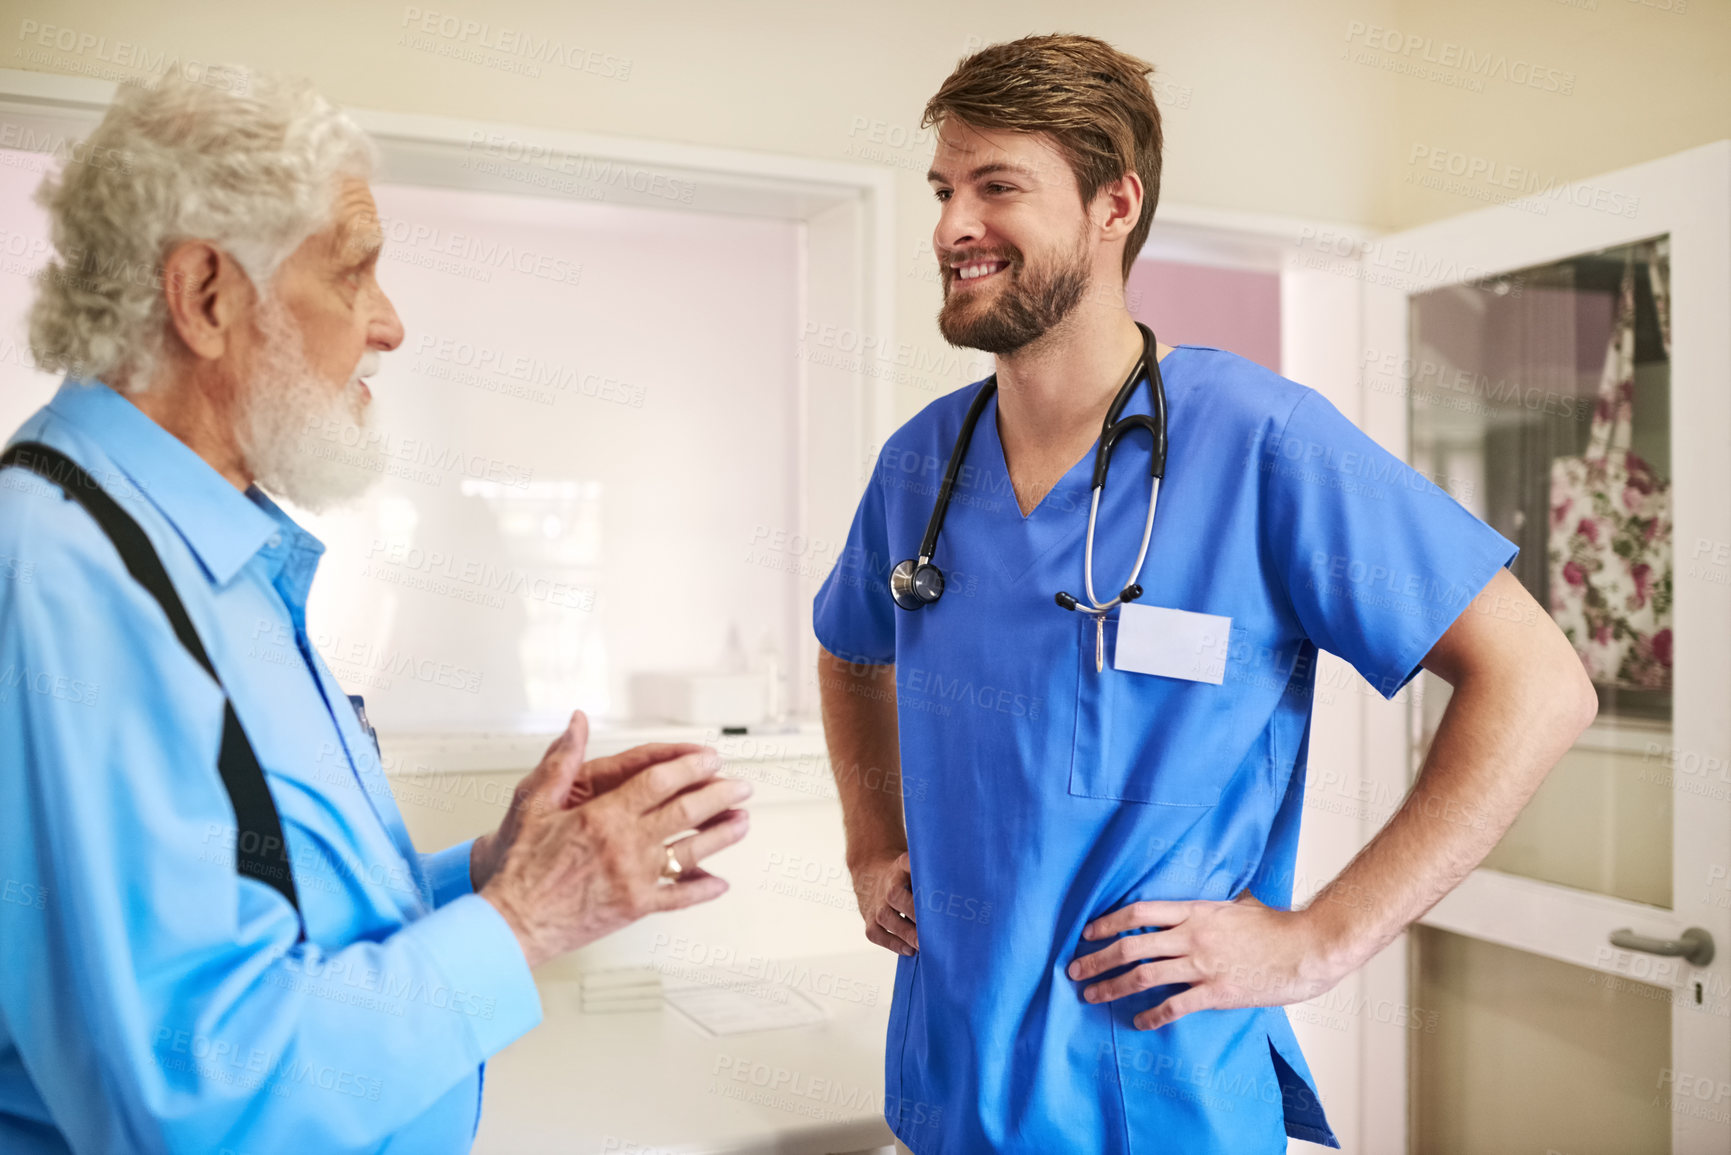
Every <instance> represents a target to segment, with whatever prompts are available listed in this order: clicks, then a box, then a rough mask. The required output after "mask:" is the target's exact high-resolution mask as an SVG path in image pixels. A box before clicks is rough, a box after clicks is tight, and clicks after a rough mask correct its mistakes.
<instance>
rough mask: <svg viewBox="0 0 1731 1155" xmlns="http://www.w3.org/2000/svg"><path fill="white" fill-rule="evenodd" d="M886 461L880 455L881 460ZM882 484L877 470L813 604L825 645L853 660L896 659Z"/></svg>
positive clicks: (887, 662) (882, 662) (814, 626)
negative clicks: (844, 542) (845, 539)
mask: <svg viewBox="0 0 1731 1155" xmlns="http://www.w3.org/2000/svg"><path fill="white" fill-rule="evenodd" d="M880 460H881V459H880ZM884 516H885V515H884V495H883V486H882V484H881V482H880V481H879V474H878V471H875V470H874V471H873V474H872V480H871V483H870V484H868V485H867V486H866V490H865V493H864V495H863V496H861V498H860V502H859V508H858V509H857V510H855V511H854V515H853V525H852V526H851V527H850V528H849V529H848V533H847V542H846V544H844V545H843V546H842V549H841V551H840V553H839V554H838V555H837V556H836V562H835V566H834V568H832V569H831V570H830V571H829V577H827V578H825V579H824V583H823V587H822V588H821V589H819V590H818V591H817V598H816V599H815V600H814V601H813V603H812V629H813V631H814V632H816V634H817V640H818V643H819V644H820V645H822V646H823V648H824V649H826V650H828V651H829V652H830V653H832V654H834V655H835V656H836V657H838V658H842V659H844V660H846V661H850V662H858V663H861V664H863V665H873V666H888V665H893V664H894V663H895V660H896V623H895V603H894V602H893V601H891V600H890V587H889V577H890V571H891V570H893V569H894V568H895V565H896V563H895V562H894V561H893V560H891V559H890V557H889V535H888V533H887V532H886V530H885V522H884Z"/></svg>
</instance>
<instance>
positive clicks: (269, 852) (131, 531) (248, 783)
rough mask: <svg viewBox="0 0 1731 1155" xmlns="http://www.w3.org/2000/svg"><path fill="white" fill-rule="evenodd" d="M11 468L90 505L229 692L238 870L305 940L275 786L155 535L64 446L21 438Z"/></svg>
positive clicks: (8, 460)
mask: <svg viewBox="0 0 1731 1155" xmlns="http://www.w3.org/2000/svg"><path fill="white" fill-rule="evenodd" d="M9 465H15V466H18V467H19V468H20V469H26V470H29V471H30V472H31V473H34V474H36V475H37V476H38V477H41V478H43V479H45V480H47V481H51V482H53V483H54V484H55V485H57V486H59V487H60V489H61V490H62V491H63V492H64V493H65V494H66V496H67V497H68V498H69V499H71V500H72V501H75V502H77V503H78V504H79V505H81V506H83V507H84V511H85V512H86V513H88V514H89V515H90V516H91V517H92V518H94V519H95V520H96V524H97V525H98V526H99V527H100V528H101V529H102V532H103V533H105V534H107V535H108V540H109V541H110V542H112V543H113V544H114V548H115V550H116V551H117V552H118V553H119V554H120V560H121V561H123V562H125V563H126V569H127V572H128V573H130V574H131V575H132V576H133V578H134V579H136V580H137V582H138V584H139V585H141V586H143V587H144V588H145V589H146V590H147V591H149V593H150V596H151V597H153V598H155V599H156V601H157V604H159V605H160V606H162V611H163V613H165V614H167V615H168V621H169V624H170V625H171V626H173V627H174V634H175V636H176V637H177V638H179V639H180V644H181V645H183V646H185V647H186V651H187V653H189V654H191V655H192V656H193V658H194V660H196V661H197V662H198V664H199V665H201V666H203V667H204V671H205V673H207V674H209V675H210V677H211V680H212V681H214V682H215V683H216V686H217V689H219V690H222V693H223V702H222V750H221V752H220V753H219V754H218V756H217V762H216V768H217V772H218V773H219V774H220V775H221V776H222V785H223V788H224V789H225V790H227V791H228V800H229V803H230V804H231V805H232V806H233V807H234V820H235V842H234V845H235V869H236V870H237V871H238V872H239V873H241V874H243V875H245V876H246V877H248V878H252V879H256V880H258V881H259V882H262V883H264V884H265V885H266V886H269V887H272V888H274V889H275V890H276V892H277V893H278V894H280V895H282V896H283V897H284V898H286V899H288V902H289V905H290V906H292V907H294V911H295V917H296V918H297V919H300V921H301V937H303V938H304V937H305V936H306V921H305V919H304V918H302V916H301V904H300V897H299V895H298V894H297V893H296V892H295V880H294V872H293V871H292V870H291V869H290V867H289V853H288V844H287V843H286V842H284V841H283V834H282V819H281V818H280V817H279V816H278V815H277V810H276V802H275V801H274V800H273V799H272V798H271V796H270V788H269V787H268V786H266V785H265V779H264V770H263V769H262V768H261V767H260V766H259V764H258V755H257V754H256V753H255V752H254V751H253V748H252V743H251V742H250V741H249V740H248V739H247V736H246V731H245V730H244V729H243V728H242V727H241V724H240V717H239V716H238V715H237V714H236V713H235V712H234V702H233V701H232V700H231V699H230V698H229V696H228V690H227V688H225V687H224V686H223V684H222V679H221V678H220V677H218V676H217V673H216V667H215V666H213V665H212V664H211V661H210V655H209V654H207V653H205V649H204V643H203V642H201V641H200V640H199V637H198V631H197V630H196V629H194V628H193V625H192V619H191V618H189V617H187V616H186V606H185V605H183V604H182V603H181V600H180V595H179V594H177V593H176V592H175V589H174V583H173V582H171V581H170V580H169V578H168V571H167V570H165V569H163V567H162V559H161V558H160V557H158V556H157V554H156V549H155V547H153V546H152V545H151V544H150V538H148V537H146V536H145V533H144V530H143V529H141V528H140V527H139V524H138V522H136V521H134V520H133V519H132V516H131V515H130V514H128V513H127V512H126V511H125V510H124V509H122V508H120V505H119V504H118V503H117V502H116V501H115V500H114V498H112V497H110V496H109V495H108V493H107V491H105V490H104V489H103V488H102V487H101V486H100V485H98V484H97V483H96V479H95V478H93V477H91V476H90V474H88V473H86V472H85V471H84V470H83V469H82V468H80V467H79V465H78V463H77V462H75V461H73V460H72V459H71V458H70V457H67V456H66V455H65V454H64V453H61V452H60V451H59V450H58V449H54V448H52V447H51V446H47V445H43V444H41V443H40V442H36V441H21V442H19V443H18V444H16V445H14V446H12V447H11V448H10V449H8V450H7V451H6V452H5V453H4V454H0V469H4V468H5V467H7V466H9Z"/></svg>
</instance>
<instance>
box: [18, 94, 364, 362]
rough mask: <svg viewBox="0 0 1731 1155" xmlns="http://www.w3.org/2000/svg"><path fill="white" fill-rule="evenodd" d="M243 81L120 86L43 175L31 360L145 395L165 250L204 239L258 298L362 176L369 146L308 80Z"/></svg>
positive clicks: (158, 328)
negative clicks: (44, 227)
mask: <svg viewBox="0 0 1731 1155" xmlns="http://www.w3.org/2000/svg"><path fill="white" fill-rule="evenodd" d="M249 80H250V83H248V84H247V85H245V86H236V87H244V91H234V90H230V89H229V88H224V87H217V86H213V85H210V84H201V83H197V82H195V81H191V80H188V79H186V78H184V77H180V76H178V75H174V74H170V75H168V76H166V77H164V78H163V79H162V80H161V81H160V82H159V83H157V84H156V85H155V86H153V87H150V88H140V87H137V86H133V85H122V86H121V88H120V90H119V92H118V93H116V95H115V99H114V103H113V105H111V106H110V108H109V109H108V112H107V114H106V115H105V116H104V117H103V118H102V123H101V124H99V125H97V126H96V130H95V131H94V132H93V133H92V134H91V135H90V138H89V140H88V141H87V142H86V146H87V147H86V148H85V149H84V150H83V151H82V154H81V155H82V156H83V157H85V158H86V159H85V160H82V161H80V160H71V161H68V162H67V163H66V165H65V166H64V167H63V169H62V170H61V172H60V173H59V174H58V176H57V177H49V178H48V179H46V180H44V181H43V183H42V187H41V189H40V190H38V192H37V194H36V196H37V202H38V203H39V204H41V205H42V206H43V207H44V208H46V209H47V210H48V213H49V216H50V220H51V222H52V229H53V240H54V248H55V259H53V260H51V261H50V262H49V264H48V267H47V268H46V269H44V270H43V271H42V273H41V274H40V276H39V277H38V278H37V296H36V301H35V304H34V305H33V306H32V308H31V311H30V348H31V352H32V354H33V355H34V357H35V360H36V363H37V365H38V366H40V367H42V368H44V369H50V370H60V371H62V372H66V373H69V374H71V375H73V376H75V377H81V378H88V379H96V380H101V381H103V382H105V383H106V384H108V385H111V386H113V387H114V388H117V389H122V390H129V391H137V390H142V389H143V388H144V387H145V386H146V385H147V384H148V383H149V381H150V375H151V371H152V369H153V367H154V365H155V362H156V359H157V357H158V355H159V354H160V353H161V350H162V342H163V339H164V337H165V335H166V332H167V327H168V308H167V304H166V302H165V299H164V295H163V287H162V279H163V272H162V264H163V261H164V260H165V259H166V258H167V256H168V254H169V252H170V250H171V249H172V248H173V247H174V246H175V245H177V244H180V243H181V242H183V241H187V240H194V239H197V240H204V241H208V242H210V243H211V244H213V245H215V246H216V247H218V248H220V249H222V250H223V251H224V252H226V253H228V254H229V255H230V256H231V257H233V258H234V260H235V261H236V263H237V264H239V265H240V267H241V269H242V270H244V271H245V272H246V274H247V276H248V277H249V278H251V280H252V283H253V284H254V285H255V286H256V287H258V288H259V290H260V291H261V292H263V291H265V289H266V285H267V283H268V282H269V280H270V279H271V277H272V275H273V274H275V272H276V270H277V268H278V267H279V266H280V265H281V264H282V262H283V261H284V260H285V259H286V258H287V257H288V256H289V254H290V253H292V252H294V250H295V249H296V248H298V247H299V245H300V243H301V242H302V241H304V240H305V239H306V238H307V237H309V236H311V235H312V234H313V233H315V232H317V231H319V229H321V228H323V227H325V225H327V224H328V223H329V222H330V220H331V214H332V211H333V207H334V199H335V192H336V187H337V184H338V181H339V179H340V178H342V177H345V176H359V177H361V178H363V179H365V178H367V177H369V176H370V175H371V173H372V168H373V165H374V163H375V161H376V157H377V152H376V149H375V148H374V146H373V143H372V141H371V140H370V139H368V137H367V136H366V134H365V133H363V132H362V131H361V130H360V128H358V127H357V126H356V125H355V124H354V122H353V121H351V120H349V118H348V117H346V116H344V115H343V114H342V113H341V112H339V111H338V110H337V109H336V108H334V107H333V106H332V105H331V104H330V103H329V102H328V101H326V100H325V99H324V97H322V96H320V95H319V94H318V93H317V92H316V91H314V89H313V88H312V86H311V85H310V84H309V83H307V82H306V81H303V80H292V79H279V78H272V77H261V76H256V75H254V76H251V77H249ZM96 158H105V159H104V160H103V161H102V162H100V163H99V162H98V161H97V160H96ZM116 158H118V162H117V159H116Z"/></svg>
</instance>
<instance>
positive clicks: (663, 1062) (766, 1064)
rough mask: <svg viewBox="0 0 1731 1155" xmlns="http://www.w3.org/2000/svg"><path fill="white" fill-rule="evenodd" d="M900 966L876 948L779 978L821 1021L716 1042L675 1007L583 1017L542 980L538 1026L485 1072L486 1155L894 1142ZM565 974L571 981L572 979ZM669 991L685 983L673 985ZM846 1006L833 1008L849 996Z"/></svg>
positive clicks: (786, 968)
mask: <svg viewBox="0 0 1731 1155" xmlns="http://www.w3.org/2000/svg"><path fill="white" fill-rule="evenodd" d="M895 967H896V959H895V956H894V955H892V954H890V953H889V952H888V951H885V950H879V949H875V948H872V949H870V950H865V951H856V952H850V953H848V954H842V955H830V956H824V957H817V958H804V959H787V960H781V961H779V962H778V963H777V964H776V966H775V969H774V970H773V971H772V972H771V973H772V975H774V976H775V977H776V978H777V979H778V980H779V981H780V982H781V983H782V984H783V985H785V986H787V987H790V988H792V989H795V990H798V991H799V992H800V993H802V994H804V995H806V996H807V997H809V998H810V999H811V1000H812V1001H813V1002H815V1003H817V1004H818V1005H819V1006H821V1007H823V1008H824V1009H825V1011H826V1012H827V1015H828V1017H827V1020H826V1021H825V1022H823V1023H821V1024H816V1025H812V1026H807V1027H796V1028H787V1029H782V1030H769V1031H755V1032H751V1033H748V1034H737V1035H728V1036H721V1037H712V1036H710V1035H708V1034H706V1033H705V1032H704V1031H702V1030H701V1029H700V1028H699V1027H698V1026H697V1025H696V1024H695V1023H693V1022H692V1021H691V1020H690V1019H688V1018H686V1017H685V1015H683V1014H682V1013H680V1012H679V1011H677V1010H674V1009H673V1008H672V1007H668V1006H663V1007H662V1008H661V1009H660V1010H655V1011H631V1012H622V1013H599V1014H598V1013H588V1014H585V1013H582V1012H580V1011H579V1010H578V1009H577V1008H578V991H577V984H576V982H575V981H574V980H573V979H570V978H566V977H563V975H561V974H559V973H557V971H556V968H557V964H555V967H554V968H547V969H548V970H552V971H555V973H553V974H542V973H538V974H537V976H536V980H537V983H538V984H539V985H540V988H541V1001H542V1007H543V1013H544V1018H543V1021H542V1023H541V1025H540V1026H539V1027H537V1028H535V1029H534V1030H533V1031H531V1032H529V1034H527V1035H525V1036H524V1037H523V1038H522V1039H520V1040H518V1041H517V1042H516V1043H514V1044H512V1045H511V1046H510V1047H508V1048H506V1049H505V1050H504V1051H503V1052H501V1053H500V1054H499V1055H497V1056H496V1057H495V1058H494V1059H493V1060H492V1061H490V1062H489V1063H488V1064H487V1084H486V1098H485V1109H484V1111H483V1113H482V1117H481V1130H480V1134H479V1135H478V1136H477V1138H476V1142H475V1148H474V1149H475V1151H476V1152H477V1155H535V1153H540V1152H549V1153H551V1152H557V1153H559V1155H591V1153H597V1155H599V1153H603V1152H608V1153H626V1155H674V1153H678V1155H696V1153H698V1152H702V1153H704V1155H747V1153H758V1152H761V1153H765V1155H769V1153H774V1155H832V1153H835V1152H853V1151H860V1150H862V1149H866V1148H875V1147H880V1146H884V1145H887V1144H889V1143H891V1142H892V1141H893V1136H892V1135H891V1134H890V1130H889V1127H888V1126H887V1125H886V1124H885V1123H884V1121H883V1105H884V1100H883V1091H884V1087H883V1074H884V1035H885V1031H886V1028H887V1026H888V1021H889V1009H890V997H891V993H892V991H893V989H894V983H895ZM569 973H570V972H569V971H567V972H565V974H569ZM666 981H667V983H668V985H670V986H671V985H676V984H677V983H678V981H679V979H678V978H676V977H673V976H669V977H668V978H667V980H666ZM843 991H845V992H846V994H847V995H848V997H847V998H841V997H837V993H832V992H843Z"/></svg>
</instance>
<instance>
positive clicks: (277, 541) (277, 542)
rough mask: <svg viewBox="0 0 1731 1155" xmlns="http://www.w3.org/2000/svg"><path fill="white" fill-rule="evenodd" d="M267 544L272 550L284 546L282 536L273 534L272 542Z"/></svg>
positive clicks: (271, 536)
mask: <svg viewBox="0 0 1731 1155" xmlns="http://www.w3.org/2000/svg"><path fill="white" fill-rule="evenodd" d="M265 544H266V545H268V546H270V547H271V548H272V549H275V548H277V547H278V546H280V545H281V544H282V534H280V533H273V534H271V535H270V541H268V542H266V543H265Z"/></svg>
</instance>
